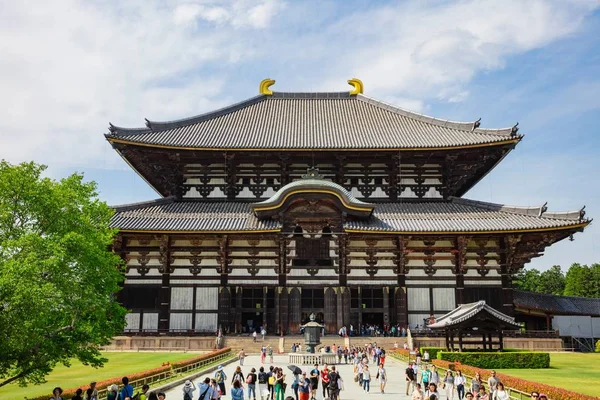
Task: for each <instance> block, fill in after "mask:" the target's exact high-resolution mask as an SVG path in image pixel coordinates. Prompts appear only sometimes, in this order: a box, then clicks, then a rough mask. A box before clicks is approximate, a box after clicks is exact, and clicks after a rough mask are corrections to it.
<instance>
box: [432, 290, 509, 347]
mask: <svg viewBox="0 0 600 400" xmlns="http://www.w3.org/2000/svg"><path fill="white" fill-rule="evenodd" d="M520 327H521V325H519V324H518V323H517V322H515V319H514V318H513V317H510V316H508V315H506V314H503V313H501V312H500V311H498V310H495V309H493V308H492V307H490V306H488V305H487V304H486V303H485V301H478V302H476V303H469V304H461V305H460V306H458V307H457V308H456V309H454V310H452V311H450V312H449V313H448V314H446V315H443V316H442V317H440V318H439V319H438V320H437V321H436V322H435V323H433V324H430V325H429V328H431V329H434V330H444V331H445V333H446V348H447V349H452V350H454V336H455V335H458V349H459V351H463V345H464V343H463V338H465V337H467V338H472V337H477V336H479V335H481V336H482V338H483V340H482V341H473V340H468V342H467V343H468V344H470V345H479V344H481V345H482V348H483V350H492V349H493V348H494V344H497V345H498V349H499V350H502V349H503V343H502V331H503V330H511V329H512V330H514V329H519V328H520ZM493 335H497V336H498V338H499V341H498V342H494V341H493V340H492V336H493Z"/></svg>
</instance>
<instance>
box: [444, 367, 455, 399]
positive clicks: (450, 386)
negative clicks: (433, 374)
mask: <svg viewBox="0 0 600 400" xmlns="http://www.w3.org/2000/svg"><path fill="white" fill-rule="evenodd" d="M444 389H445V390H446V398H448V399H449V400H452V399H454V375H453V374H452V371H450V370H448V371H446V376H444Z"/></svg>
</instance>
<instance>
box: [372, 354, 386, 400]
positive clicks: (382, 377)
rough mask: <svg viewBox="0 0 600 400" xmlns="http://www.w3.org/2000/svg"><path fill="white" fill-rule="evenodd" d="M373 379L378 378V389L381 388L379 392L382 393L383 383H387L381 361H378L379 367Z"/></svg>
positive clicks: (383, 389) (383, 390)
mask: <svg viewBox="0 0 600 400" xmlns="http://www.w3.org/2000/svg"><path fill="white" fill-rule="evenodd" d="M375 379H377V380H379V390H381V394H384V393H385V384H386V383H387V371H386V370H385V368H384V367H383V362H380V363H379V368H378V369H377V376H376V377H375Z"/></svg>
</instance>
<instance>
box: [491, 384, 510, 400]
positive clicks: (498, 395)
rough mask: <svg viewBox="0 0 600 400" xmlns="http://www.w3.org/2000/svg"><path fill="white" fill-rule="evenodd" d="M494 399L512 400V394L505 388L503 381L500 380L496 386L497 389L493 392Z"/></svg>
mask: <svg viewBox="0 0 600 400" xmlns="http://www.w3.org/2000/svg"><path fill="white" fill-rule="evenodd" d="M492 400H510V396H509V395H508V392H507V391H506V390H504V384H503V383H502V382H498V385H497V386H496V390H494V393H493V394H492Z"/></svg>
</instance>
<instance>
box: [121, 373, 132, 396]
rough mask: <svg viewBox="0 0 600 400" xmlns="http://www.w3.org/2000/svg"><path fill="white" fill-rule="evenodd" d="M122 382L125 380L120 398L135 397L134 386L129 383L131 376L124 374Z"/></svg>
mask: <svg viewBox="0 0 600 400" xmlns="http://www.w3.org/2000/svg"><path fill="white" fill-rule="evenodd" d="M121 382H123V389H121V397H120V398H121V399H123V400H127V398H129V399H131V398H132V397H133V386H131V385H130V384H129V378H128V377H126V376H124V377H123V379H121Z"/></svg>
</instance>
